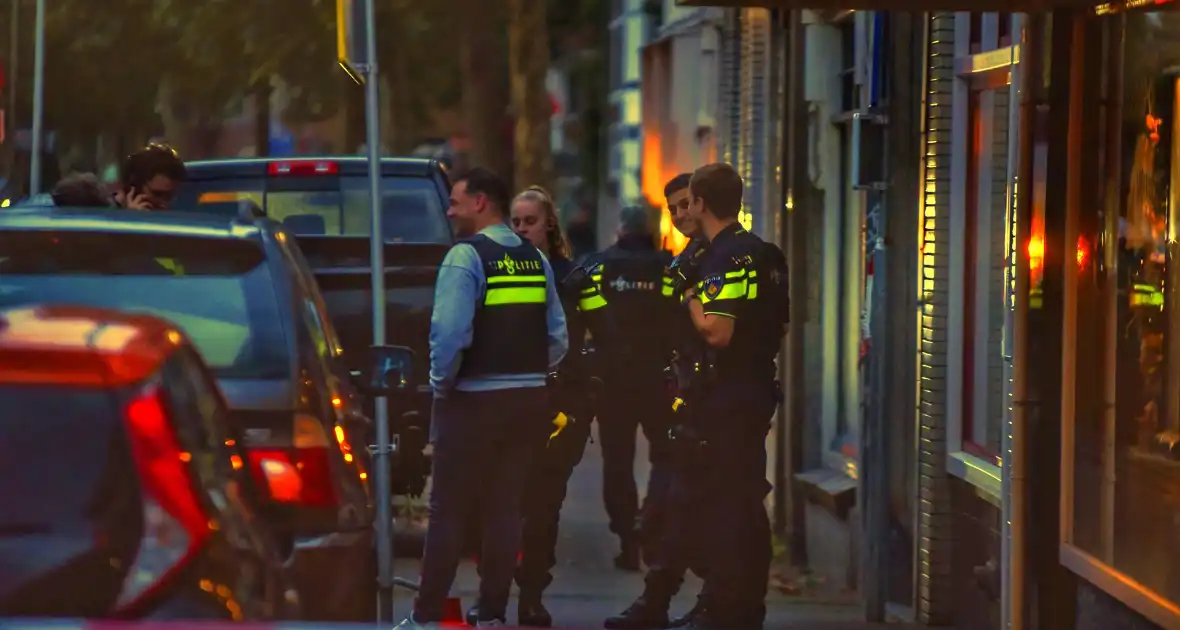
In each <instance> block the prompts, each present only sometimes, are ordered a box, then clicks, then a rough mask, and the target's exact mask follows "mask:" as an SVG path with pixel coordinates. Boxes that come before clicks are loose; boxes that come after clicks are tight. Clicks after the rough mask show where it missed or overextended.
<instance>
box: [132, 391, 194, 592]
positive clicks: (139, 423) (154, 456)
mask: <svg viewBox="0 0 1180 630" xmlns="http://www.w3.org/2000/svg"><path fill="white" fill-rule="evenodd" d="M125 421H126V426H127V436H128V440H129V442H130V447H131V455H132V457H133V458H134V459H135V464H136V469H137V471H138V472H139V478H140V483H141V485H142V489H143V504H144V515H143V538H142V539H141V540H140V544H139V550H138V552H137V553H136V557H135V562H134V563H133V564H132V566H131V568H130V570H129V571H128V572H127V578H126V580H125V582H124V584H123V591H122V593H121V594H120V596H119V601H118V603H117V608H118V610H119V611H120V612H125V611H127V610H130V609H135V608H137V607H138V606H139V605H140V604H141V603H142V602H144V601H145V600H146V599H148V598H150V597H151V596H152V595H153V594H154V593H156V592H158V591H159V590H160V589H161V588H163V587H165V586H166V585H167V584H168V583H169V582H170V581H171V579H172V577H173V576H174V575H175V574H176V573H177V572H178V571H180V569H182V568H183V567H184V566H185V565H186V564H188V563H189V562H190V561H191V560H192V558H193V556H194V555H196V553H197V551H198V550H199V549H200V548H201V546H202V545H203V544H204V543H205V541H206V540H208V538H209V536H210V532H211V529H210V524H209V517H208V516H207V515H206V514H205V510H204V509H203V508H202V507H201V504H200V502H199V501H198V499H197V493H196V490H195V489H194V487H193V480H192V478H191V477H190V476H189V471H188V467H187V465H186V462H188V461H189V460H190V459H191V458H192V455H191V454H190V453H188V452H186V451H184V450H182V449H181V447H180V444H179V443H178V442H177V440H176V433H175V431H174V429H173V427H172V424H171V422H170V421H169V418H168V415H167V413H166V412H165V411H164V406H163V402H162V401H161V399H160V390H159V388H158V387H155V386H153V387H150V388H148V389H147V390H146V391H144V392H143V393H142V394H140V396H139V397H137V398H136V399H135V400H132V401H131V403H130V404H128V405H127V409H126V412H125Z"/></svg>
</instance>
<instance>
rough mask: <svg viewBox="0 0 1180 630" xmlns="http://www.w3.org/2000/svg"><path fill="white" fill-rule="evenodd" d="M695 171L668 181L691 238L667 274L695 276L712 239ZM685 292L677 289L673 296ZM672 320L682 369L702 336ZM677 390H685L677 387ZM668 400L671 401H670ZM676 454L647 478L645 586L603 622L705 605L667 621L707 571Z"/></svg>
mask: <svg viewBox="0 0 1180 630" xmlns="http://www.w3.org/2000/svg"><path fill="white" fill-rule="evenodd" d="M691 179H692V174H691V173H681V174H680V175H677V176H676V177H674V178H672V180H670V181H669V182H668V183H667V184H666V185H665V186H664V198H665V199H667V201H668V212H669V214H670V215H671V217H672V224H673V226H675V228H676V229H677V231H679V232H680V233H681V234H683V235H684V236H686V237H688V238H689V243H688V245H687V246H686V247H685V248H684V250H683V251H681V252H680V254H679V255H678V256H677V257H676V258H675V259H674V260H673V261H672V264H671V265H670V266H669V270H668V271H669V275H670V276H675V277H676V278H679V279H681V282H680V283H679V285H678V286H680V287H681V288H682V287H683V285H684V284H685V283H684V280H683V279H684V278H686V277H687V278H695V277H696V275H697V273H698V272H697V269H698V267H699V264H700V261H701V258H702V256H703V255H704V252H705V249H706V247H707V245H708V241H707V240H706V239H705V238H704V236H703V235H701V234H700V228H699V225H698V224H697V222H696V220H695V219H693V218H692V217H690V216H689V214H688V210H689V205H690V201H691V195H690V194H689V182H690V181H691ZM681 297H683V296H682V295H681V294H680V291H679V290H674V298H675V299H677V300H679V299H680V298H681ZM666 325H668V326H670V327H671V329H672V330H674V331H675V352H674V355H673V361H672V363H673V368H674V369H675V370H676V371H677V372H678V373H680V372H682V367H683V366H684V364H686V363H690V362H692V361H693V360H695V357H697V356H698V355H699V354H700V352H698V351H697V348H698V347H699V346H700V344H701V342H700V340H699V337H698V336H697V334H696V331H695V329H694V328H693V325H692V320H691V319H690V318H689V316H688V314H687V313H685V312H684V311H683V310H682V309H676V312H675V313H674V315H673V318H672V320H671V321H669V322H667V324H666ZM677 394H678V395H686V394H685V393H684V392H677ZM671 402H672V401H671V400H668V404H671ZM674 459H675V458H673V457H671V456H668V457H663V458H660V459H658V460H657V461H654V462H653V463H652V471H651V479H650V481H649V483H648V493H647V498H646V499H645V501H644V505H643V510H642V514H641V516H640V532H641V534H642V537H643V540H644V559H645V561H646V563H647V565H648V570H647V576H646V578H645V579H644V592H643V594H642V595H641V596H640V597H639V598H638V599H636V600H635V602H634V603H632V604H631V605H630V606H628V607H627V608H626V609H625V610H624V611H623V612H622V613H620V614H618V615H615V616H613V617H609V618H607V619H606V621H605V624H604V625H605V627H606V628H608V629H612V630H647V629H650V628H679V627H682V626H685V625H687V624H688V623H689V622H690V621H691V620H692V619H693V618H694V616H695V615H696V614H697V613H699V612H700V611H701V610H702V609H703V604H702V603H701V601H700V600H698V604H697V606H694V608H693V609H692V610H691V611H689V613H688V614H686V615H684V616H682V617H680V618H678V619H674V620H671V621H669V619H668V608H669V604H670V602H671V600H672V597H673V596H675V595H676V593H677V592H678V591H679V590H680V586H681V585H682V583H683V581H684V574H685V571H686V570H687V568H688V567H689V566H691V567H692V569H693V571H694V572H695V573H697V574H698V575H700V576H702V577H703V575H704V568H703V567H702V566H701V565H702V559H701V557H700V555H699V554H698V553H695V549H696V548H697V546H698V539H699V536H697V535H696V533H695V528H694V524H695V523H697V522H699V521H700V515H699V514H694V513H693V508H694V507H695V506H694V502H693V501H692V494H691V488H689V487H688V486H689V482H690V481H691V474H690V471H687V470H684V468H683V466H681V465H679V464H678V463H677V462H676V461H674Z"/></svg>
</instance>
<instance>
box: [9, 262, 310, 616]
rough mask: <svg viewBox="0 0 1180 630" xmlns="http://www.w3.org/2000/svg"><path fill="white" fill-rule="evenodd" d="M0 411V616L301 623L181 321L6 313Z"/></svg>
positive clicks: (96, 313) (221, 409)
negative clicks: (180, 328) (179, 324)
mask: <svg viewBox="0 0 1180 630" xmlns="http://www.w3.org/2000/svg"><path fill="white" fill-rule="evenodd" d="M4 255H5V253H3V250H0V257H3V256H4ZM0 409H2V410H3V411H2V412H0V617H4V616H53V617H70V616H74V617H98V618H109V617H115V618H126V617H134V618H141V617H150V618H164V619H167V618H185V619H190V618H204V619H225V620H233V621H240V620H266V619H276V618H289V619H295V618H298V613H299V610H298V596H297V594H296V591H295V586H294V581H293V579H292V576H290V575H289V572H288V570H287V569H286V568H285V567H284V564H283V560H284V559H283V557H282V555H281V554H280V551H279V548H278V546H277V544H276V542H275V540H274V537H273V534H272V532H271V531H270V528H269V526H267V525H266V524H265V523H264V522H263V521H262V519H261V516H260V509H261V500H260V497H259V495H258V492H257V490H256V488H255V485H254V482H253V481H252V480H251V478H250V477H249V475H248V474H247V473H246V471H245V470H243V468H244V466H243V461H242V458H241V456H240V451H239V450H238V448H237V443H236V439H235V437H234V432H233V430H232V428H231V423H230V420H229V419H228V417H227V410H226V407H225V403H224V401H223V400H222V398H221V395H220V393H219V392H218V391H217V385H216V383H215V382H214V381H213V378H212V375H211V374H210V373H209V370H208V368H207V367H206V366H205V364H204V363H203V362H202V361H201V358H200V357H199V356H198V354H197V352H196V351H195V350H194V349H193V346H192V345H191V343H190V342H189V340H188V338H187V337H185V335H184V334H183V333H181V332H180V331H178V330H177V329H176V328H175V327H174V326H172V325H171V324H169V323H167V322H164V321H161V320H159V319H157V318H154V317H150V316H144V315H126V314H122V313H118V312H114V311H108V310H102V309H95V308H88V307H71V306H35V307H29V308H20V309H13V310H5V311H0Z"/></svg>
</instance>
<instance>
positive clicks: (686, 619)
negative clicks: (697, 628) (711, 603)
mask: <svg viewBox="0 0 1180 630" xmlns="http://www.w3.org/2000/svg"><path fill="white" fill-rule="evenodd" d="M704 612H705V604H704V603H703V602H702V601H701V600H699V599H698V600H697V603H696V604H693V607H692V609H691V610H689V611H688V612H686V613H684V614H683V615H681V616H679V617H677V618H675V619H673V620H672V621H670V622H669V623H668V627H669V628H685V627H688V625H689V624H691V623H692V622H693V620H694V619H696V618H697V617H698V616H700V615H701V614H703V613H704Z"/></svg>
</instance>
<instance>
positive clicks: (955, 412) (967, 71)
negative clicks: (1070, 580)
mask: <svg viewBox="0 0 1180 630" xmlns="http://www.w3.org/2000/svg"><path fill="white" fill-rule="evenodd" d="M971 19H972V16H971V13H969V12H965V11H961V12H957V13H956V14H955V39H954V41H955V75H956V76H955V81H954V87H953V95H952V99H951V112H952V113H951V132H952V136H951V138H952V140H951V146H952V148H951V221H950V224H951V227H950V232H951V233H950V262H949V272H948V277H949V278H950V296H949V311H948V316H947V383H946V394H947V396H946V399H947V409H946V420H947V424H946V447H947V471H948V472H949V473H951V474H952V475H955V476H956V477H959V478H961V479H963V480H965V481H967V482H968V483H970V484H971V485H973V486H975V487H976V488H978V489H979V490H981V491H982V492H983V493H984V494H986V495H988V496H989V498H991V499H993V500H995V501H998V500H999V498H1000V496H1001V492H1002V489H1001V486H1002V481H1001V480H1002V476H1003V475H1002V467H1001V466H999V465H997V464H996V463H995V462H993V461H990V460H987V459H984V458H982V457H978V456H976V455H974V454H971V453H969V452H967V451H965V450H964V449H963V443H964V441H965V440H964V437H965V436H964V426H963V425H964V420H965V414H964V413H963V410H962V408H961V403H962V400H963V392H964V391H965V388H966V387H971V390H972V391H973V392H978V395H975V396H973V397H972V403H973V409H972V414H971V415H972V417H973V418H979V419H985V418H987V415H988V403H989V399H988V390H989V388H988V377H989V369H988V368H989V366H988V355H989V351H988V348H989V345H990V339H989V333H988V327H989V321H990V317H989V311H990V308H991V306H993V305H992V303H991V301H992V296H991V294H990V291H989V286H990V284H991V282H990V281H991V278H990V274H992V273H993V270H992V259H991V251H992V245H993V243H994V239H1001V240H1003V239H1005V238H1007V235H1006V234H1003V233H1000V234H991V233H990V232H991V221H990V220H989V217H988V216H987V215H984V214H983V213H989V214H990V212H992V211H993V210H992V199H993V196H992V193H993V190H992V187H993V177H992V176H991V173H992V172H993V166H994V164H995V160H1006V159H1007V156H1006V155H1001V154H997V153H995V152H994V151H993V150H987V151H983V152H981V155H980V161H979V165H978V168H979V171H980V176H979V177H977V186H976V187H977V191H976V195H977V202H976V209H977V212H978V213H979V215H978V216H977V217H976V218H975V221H976V232H975V236H976V238H975V251H973V252H967V251H965V249H966V235H967V219H968V218H967V203H966V194H967V176H968V174H967V166H968V162H969V158H968V154H969V152H970V151H971V150H972V146H971V135H970V134H971V128H970V126H971V121H970V120H969V119H968V116H969V109H968V107H969V99H970V94H971V89H972V86H973V85H978V83H980V82H983V83H986V84H988V85H989V86H992V87H988V88H987V89H986V90H985V91H984V92H983V94H982V95H981V98H980V109H981V110H982V111H981V112H980V117H981V120H982V126H983V130H982V134H981V136H982V137H981V139H980V140H981V143H982V145H983V146H984V147H990V146H992V145H993V142H992V137H993V136H992V134H993V125H994V114H993V111H994V107H995V90H997V89H1004V88H1002V87H996V86H997V85H1001V84H1010V83H1011V82H1010V74H1011V68H1012V63H1014V62H1015V60H1018V59H1019V54H1020V53H1019V50H1020V47H1019V45H1018V44H1014V45H1012V46H1004V47H1000V46H999V43H1000V42H999V30H1000V29H999V25H1000V19H1012V15H1011V14H1006V15H1004V14H998V13H985V14H983V15H982V24H981V27H980V40H981V41H980V44H981V46H980V48H981V49H982V50H981V52H978V53H975V54H971ZM976 89H978V88H976ZM1017 106H1018V105H1017V102H1016V100H1015V98H1011V97H1010V98H1009V107H1011V108H1016V107H1017ZM1009 126H1010V127H1012V126H1011V125H1009ZM1016 133H1017V130H1016V129H1015V128H1010V129H1009V130H1008V142H1009V145H1011V144H1012V143H1013V142H1015V141H1016V135H1015V134H1016ZM1012 176H1013V173H1011V172H1009V173H1008V179H1009V181H1011V179H1012ZM968 255H971V256H974V257H975V303H974V310H975V312H974V324H975V325H974V328H975V329H974V330H973V331H970V332H969V334H972V335H974V347H975V348H977V349H981V351H977V352H975V354H974V357H973V359H974V362H975V365H974V366H973V367H974V369H973V371H972V374H973V376H974V379H973V380H974V382H973V383H969V384H968V383H964V382H963V368H964V365H963V362H964V359H965V358H964V356H963V353H964V349H963V335H962V334H960V333H959V331H962V329H963V326H964V321H965V319H966V317H965V316H966V313H965V310H964V309H965V307H966V306H965V305H966V296H965V295H964V290H963V283H962V282H961V279H962V278H963V274H964V273H965V272H966V261H967V258H966V257H967V256H968ZM1005 328H1006V329H1007V328H1008V325H1007V323H1005ZM1007 334H1009V331H1008V330H1005V335H1007ZM1005 391H1006V390H1005ZM973 424H974V426H973V427H972V429H973V434H974V435H972V436H971V438H970V440H969V441H972V442H977V443H980V444H984V443H986V431H987V426H986V423H985V422H976V423H973ZM980 432H982V435H983V436H984V437H983V438H980V437H979V436H980Z"/></svg>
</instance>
